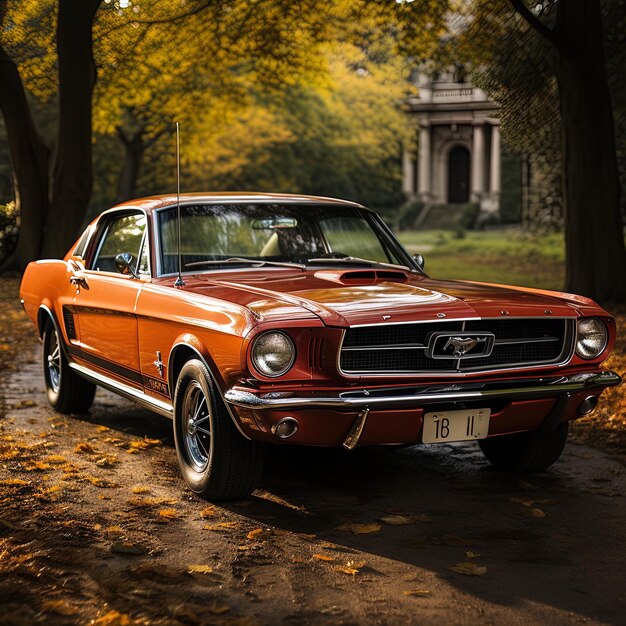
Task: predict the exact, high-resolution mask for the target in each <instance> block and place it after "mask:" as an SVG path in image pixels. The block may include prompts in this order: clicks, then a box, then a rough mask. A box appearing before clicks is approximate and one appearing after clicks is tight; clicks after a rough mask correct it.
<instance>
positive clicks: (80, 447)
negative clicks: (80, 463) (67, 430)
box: [74, 442, 97, 454]
mask: <svg viewBox="0 0 626 626" xmlns="http://www.w3.org/2000/svg"><path fill="white" fill-rule="evenodd" d="M74 452H76V453H78V454H97V452H96V449H95V448H94V447H93V446H92V445H91V444H90V443H86V442H82V443H79V444H76V447H75V448H74Z"/></svg>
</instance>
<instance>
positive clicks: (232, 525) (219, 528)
mask: <svg viewBox="0 0 626 626" xmlns="http://www.w3.org/2000/svg"><path fill="white" fill-rule="evenodd" d="M203 528H204V530H215V531H222V530H227V529H229V528H237V522H218V523H217V524H207V525H206V526H204V527H203Z"/></svg>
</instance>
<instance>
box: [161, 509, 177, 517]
mask: <svg viewBox="0 0 626 626" xmlns="http://www.w3.org/2000/svg"><path fill="white" fill-rule="evenodd" d="M159 515H160V516H161V517H164V518H165V519H175V518H176V517H178V513H177V512H176V509H161V510H160V511H159Z"/></svg>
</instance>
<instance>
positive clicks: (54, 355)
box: [47, 330, 61, 393]
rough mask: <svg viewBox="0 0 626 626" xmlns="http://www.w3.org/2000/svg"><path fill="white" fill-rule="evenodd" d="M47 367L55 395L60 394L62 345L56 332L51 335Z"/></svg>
mask: <svg viewBox="0 0 626 626" xmlns="http://www.w3.org/2000/svg"><path fill="white" fill-rule="evenodd" d="M47 366H48V377H49V378H50V386H51V387H52V391H54V393H58V392H59V389H60V388H61V345H60V343H59V335H58V334H57V331H56V330H53V331H52V333H51V334H50V344H49V345H48V356H47Z"/></svg>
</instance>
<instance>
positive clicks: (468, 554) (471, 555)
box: [465, 550, 480, 559]
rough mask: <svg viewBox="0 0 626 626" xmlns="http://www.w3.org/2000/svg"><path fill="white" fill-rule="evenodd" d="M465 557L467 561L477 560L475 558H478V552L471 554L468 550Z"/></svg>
mask: <svg viewBox="0 0 626 626" xmlns="http://www.w3.org/2000/svg"><path fill="white" fill-rule="evenodd" d="M465 556H466V557H467V558H468V559H477V558H478V557H479V556H480V552H472V551H471V550H468V551H467V552H466V553H465Z"/></svg>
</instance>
